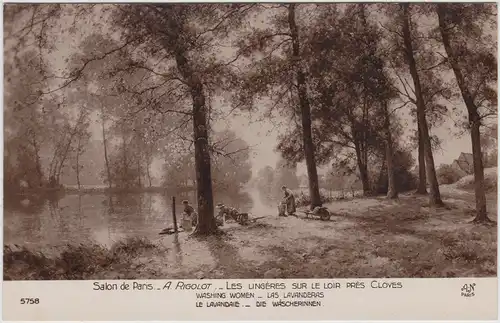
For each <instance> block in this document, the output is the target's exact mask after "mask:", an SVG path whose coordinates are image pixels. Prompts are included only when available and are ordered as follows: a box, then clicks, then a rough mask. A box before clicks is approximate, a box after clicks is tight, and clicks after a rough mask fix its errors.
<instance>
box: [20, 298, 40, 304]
mask: <svg viewBox="0 0 500 323" xmlns="http://www.w3.org/2000/svg"><path fill="white" fill-rule="evenodd" d="M39 303H40V300H39V299H38V298H21V304H23V305H34V304H39Z"/></svg>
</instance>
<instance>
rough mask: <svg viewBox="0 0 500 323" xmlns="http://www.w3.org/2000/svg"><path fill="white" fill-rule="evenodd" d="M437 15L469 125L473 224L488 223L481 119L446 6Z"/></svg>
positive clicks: (440, 6) (441, 7)
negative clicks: (455, 46) (456, 48)
mask: <svg viewBox="0 0 500 323" xmlns="http://www.w3.org/2000/svg"><path fill="white" fill-rule="evenodd" d="M437 13H438V19H439V29H440V31H441V37H442V38H443V45H444V48H445V50H446V55H447V56H448V59H449V62H450V64H451V67H452V69H453V72H454V74H455V78H456V79H457V83H458V87H459V88H460V92H461V93H462V98H463V99H464V102H465V106H466V107H467V112H468V115H469V124H470V127H471V129H470V136H471V142H472V157H473V160H474V184H475V187H474V193H475V196H476V212H477V213H476V217H475V219H474V222H490V221H491V220H490V219H489V218H488V214H487V210H486V192H485V190H484V169H483V160H482V153H481V133H480V126H481V118H480V116H479V113H478V111H477V106H476V104H475V103H474V99H473V97H472V95H471V93H470V90H469V88H468V87H467V84H466V80H465V77H464V75H463V73H462V69H461V68H460V65H459V64H458V57H457V54H455V52H454V50H453V48H452V47H451V40H450V38H451V35H450V33H449V26H448V23H447V21H446V19H445V15H446V5H444V4H438V5H437Z"/></svg>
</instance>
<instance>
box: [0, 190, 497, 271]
mask: <svg viewBox="0 0 500 323" xmlns="http://www.w3.org/2000/svg"><path fill="white" fill-rule="evenodd" d="M442 195H443V198H444V200H445V203H446V205H447V207H446V208H441V209H431V208H429V207H427V206H426V205H427V199H426V198H425V197H419V196H413V195H411V194H406V195H402V196H401V197H400V199H399V201H389V200H386V199H384V198H382V197H374V198H359V199H355V200H346V201H337V202H334V203H330V204H327V205H326V206H327V207H328V208H329V209H330V210H331V211H332V212H333V213H334V214H335V216H333V217H332V218H331V220H330V221H328V222H323V221H319V220H315V219H304V218H302V217H299V218H295V217H288V218H279V217H277V216H276V215H275V214H271V213H270V212H269V214H263V215H267V217H266V218H265V219H262V220H260V221H258V222H257V223H254V224H252V225H249V226H247V227H241V226H238V225H235V224H228V225H227V226H226V227H225V228H224V231H225V232H226V233H227V234H226V235H224V236H223V237H210V238H207V239H203V240H200V239H195V238H191V237H189V236H188V235H187V234H184V233H179V235H178V236H177V237H175V236H158V238H157V239H155V240H153V241H148V240H145V239H139V238H131V239H127V240H124V241H122V242H118V243H116V244H115V245H113V246H112V247H110V248H106V247H102V246H99V245H85V246H83V245H79V246H66V247H63V248H62V249H59V248H58V249H54V250H51V251H50V252H45V251H44V252H43V253H42V252H41V251H40V250H27V249H23V248H20V247H15V246H8V247H4V279H6V280H16V279H167V278H206V279H209V278H309V277H311V278H312V277H315V278H326V277H338V278H344V277H365V278H370V277H486V276H490V277H491V276H496V256H497V252H496V248H497V229H496V226H494V225H475V224H472V223H470V220H472V218H473V216H474V214H473V208H474V203H473V201H474V196H473V194H472V193H471V192H470V191H466V190H461V189H459V188H457V186H456V185H448V186H442ZM496 198H497V196H496V193H489V194H488V207H489V215H490V218H491V219H493V220H495V221H496V220H497V199H496ZM255 216H258V215H255Z"/></svg>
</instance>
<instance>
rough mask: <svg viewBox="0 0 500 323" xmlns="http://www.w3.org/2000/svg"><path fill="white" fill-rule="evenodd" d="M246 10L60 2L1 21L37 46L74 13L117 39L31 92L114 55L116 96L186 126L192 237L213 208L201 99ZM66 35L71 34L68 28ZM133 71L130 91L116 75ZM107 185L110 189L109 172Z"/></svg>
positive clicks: (224, 76)
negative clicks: (193, 196) (194, 221)
mask: <svg viewBox="0 0 500 323" xmlns="http://www.w3.org/2000/svg"><path fill="white" fill-rule="evenodd" d="M254 6H255V5H244V4H241V5H240V4H228V5H226V4H207V5H203V6H192V5H179V4H151V5H141V6H136V5H104V6H95V5H90V6H89V5H82V6H74V7H71V6H70V8H68V7H67V6H64V5H58V6H49V5H46V6H39V7H37V6H35V5H27V6H23V7H17V8H13V9H12V10H10V11H9V15H8V18H9V19H8V21H9V22H14V21H15V17H19V16H22V18H24V19H23V23H26V24H27V26H26V27H25V28H24V30H26V31H27V33H28V34H30V35H31V34H36V32H37V31H41V33H40V35H38V38H39V39H40V43H43V44H49V43H50V41H49V40H50V38H51V37H50V33H47V32H46V31H47V29H49V28H47V27H48V26H47V24H48V23H49V22H51V23H54V24H56V25H57V26H56V27H61V21H62V20H58V19H59V18H60V17H64V18H69V17H71V16H72V15H74V16H73V18H79V17H80V14H81V13H82V11H83V12H84V13H85V15H84V16H86V17H91V18H90V22H89V23H91V24H93V25H94V26H97V25H103V26H104V27H111V28H102V31H103V32H104V33H107V30H112V32H113V34H112V35H111V31H110V34H109V35H110V36H113V37H115V38H117V37H116V36H118V38H120V41H119V42H118V44H116V46H108V47H107V48H104V47H103V49H101V50H100V51H97V52H92V53H89V54H88V55H87V54H86V55H83V56H82V57H81V58H80V59H79V61H80V64H79V65H78V66H77V67H71V68H70V71H69V72H68V73H67V74H66V75H64V76H62V77H52V79H57V80H59V81H60V82H59V84H57V86H56V87H54V88H52V89H47V90H46V91H41V92H40V93H39V94H40V95H46V94H49V93H55V92H57V91H60V90H62V89H65V88H67V87H68V86H69V85H71V84H73V83H75V82H77V81H78V80H79V79H81V78H82V76H83V75H84V74H85V72H86V70H87V69H88V68H89V66H91V65H92V63H94V62H99V61H103V60H106V59H107V58H109V57H112V56H115V57H116V56H118V57H119V59H115V60H113V62H114V63H115V64H114V65H115V66H114V67H115V68H114V71H113V70H112V71H111V72H112V77H114V78H115V81H116V82H115V89H116V90H117V92H119V93H121V94H123V93H129V94H132V95H131V96H127V99H131V98H133V99H134V100H135V103H136V106H137V107H141V108H143V109H152V110H155V111H157V112H158V113H161V114H174V115H181V116H183V117H187V119H188V122H192V134H193V137H194V146H195V168H196V177H197V180H196V183H197V195H198V198H197V202H198V211H199V222H198V226H197V228H196V230H195V232H194V234H195V235H198V234H201V235H206V234H212V233H216V232H217V231H218V229H217V226H216V224H215V219H214V208H213V206H214V205H213V192H212V177H211V176H212V175H211V173H212V171H211V158H210V152H209V141H210V138H209V130H210V129H209V126H210V125H209V123H208V119H209V114H210V108H209V107H208V102H207V95H208V94H209V93H214V92H215V91H216V90H217V88H220V87H223V86H226V85H227V84H228V83H230V82H231V79H232V75H233V73H231V68H232V67H231V64H232V63H233V62H234V61H235V60H236V59H237V58H238V57H236V58H233V59H229V60H227V57H222V58H221V57H220V55H218V54H217V53H216V49H217V46H219V45H220V44H221V42H224V39H227V38H228V36H229V34H230V33H231V32H232V29H233V27H234V26H238V25H239V24H240V22H241V21H242V19H243V17H244V16H245V12H246V11H248V10H249V9H251V8H252V7H254ZM16 9H19V10H16ZM42 9H43V10H42ZM75 9H76V10H75ZM49 13H50V14H49ZM29 17H35V18H39V19H35V20H34V21H35V22H36V25H33V24H32V23H31V27H30V21H31V22H33V20H31V19H29ZM26 18H28V19H26ZM75 20H77V19H75ZM40 24H41V26H40ZM68 30H69V32H76V31H75V28H73V29H71V28H69V29H68ZM68 30H65V31H68ZM52 40H53V39H52ZM120 55H122V56H120ZM155 63H156V65H155ZM154 65H155V66H154ZM153 66H154V67H153ZM138 70H140V71H143V72H147V73H146V74H147V76H149V78H147V80H142V82H138V84H134V85H133V86H130V84H127V82H126V81H127V77H124V75H125V76H126V75H130V74H134V73H135V72H136V71H138ZM52 76H53V75H52ZM47 78H50V75H47ZM144 99H146V100H144ZM140 101H142V103H141V102H140ZM186 104H188V105H190V106H191V107H190V109H186ZM103 115H104V113H103ZM185 121H186V120H181V124H182V125H185ZM108 181H109V185H111V178H110V176H109V172H108Z"/></svg>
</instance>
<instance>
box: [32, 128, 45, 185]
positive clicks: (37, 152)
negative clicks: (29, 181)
mask: <svg viewBox="0 0 500 323" xmlns="http://www.w3.org/2000/svg"><path fill="white" fill-rule="evenodd" d="M33 148H34V150H35V165H36V174H37V177H38V178H37V181H38V183H37V184H38V186H39V187H40V186H42V183H43V172H42V163H41V162H40V148H39V147H38V142H37V141H36V138H35V136H34V135H33Z"/></svg>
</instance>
